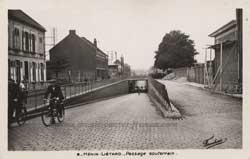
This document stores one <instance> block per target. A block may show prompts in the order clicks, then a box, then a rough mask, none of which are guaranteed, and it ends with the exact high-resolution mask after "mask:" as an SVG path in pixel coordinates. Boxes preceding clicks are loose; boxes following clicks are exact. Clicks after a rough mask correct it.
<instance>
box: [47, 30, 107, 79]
mask: <svg viewBox="0 0 250 159" xmlns="http://www.w3.org/2000/svg"><path fill="white" fill-rule="evenodd" d="M49 53H50V61H49V65H48V72H49V76H50V78H59V79H64V80H67V81H74V82H80V81H86V80H101V79H105V78H108V56H107V55H106V54H105V53H104V52H103V51H102V50H100V49H99V48H98V47H97V41H96V39H94V42H93V43H91V42H90V41H89V40H87V39H86V38H84V37H80V36H78V35H77V34H76V31H75V30H70V31H69V34H68V35H67V36H66V37H65V38H64V39H63V40H61V41H60V42H59V43H58V44H56V45H55V46H54V47H53V48H52V49H50V51H49Z"/></svg>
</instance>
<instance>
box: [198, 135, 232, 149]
mask: <svg viewBox="0 0 250 159" xmlns="http://www.w3.org/2000/svg"><path fill="white" fill-rule="evenodd" d="M226 141H227V138H224V139H216V138H214V135H213V136H212V137H210V138H208V139H206V140H204V141H203V147H206V148H207V149H209V148H211V147H214V146H216V145H220V144H223V143H224V142H226Z"/></svg>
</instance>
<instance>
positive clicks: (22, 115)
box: [16, 107, 27, 126]
mask: <svg viewBox="0 0 250 159" xmlns="http://www.w3.org/2000/svg"><path fill="white" fill-rule="evenodd" d="M26 115H27V110H26V108H25V107H22V108H21V109H20V112H18V114H17V117H16V118H17V124H18V125H19V126H21V125H23V124H24V123H25V122H26Z"/></svg>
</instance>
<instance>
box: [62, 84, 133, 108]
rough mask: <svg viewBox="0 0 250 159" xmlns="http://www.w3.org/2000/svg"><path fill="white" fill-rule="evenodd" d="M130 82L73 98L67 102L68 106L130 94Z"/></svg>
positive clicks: (112, 85)
mask: <svg viewBox="0 0 250 159" xmlns="http://www.w3.org/2000/svg"><path fill="white" fill-rule="evenodd" d="M128 93H129V92H128V80H124V81H120V82H116V83H114V84H111V85H109V86H105V87H103V88H99V89H97V90H94V91H93V92H90V93H87V94H84V95H81V96H78V97H74V98H71V99H69V100H68V101H67V103H66V105H69V104H77V103H82V102H87V101H91V100H95V99H102V98H107V97H112V96H118V95H123V94H128Z"/></svg>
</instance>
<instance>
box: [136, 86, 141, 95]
mask: <svg viewBox="0 0 250 159" xmlns="http://www.w3.org/2000/svg"><path fill="white" fill-rule="evenodd" d="M136 89H137V92H138V95H140V93H141V89H140V87H139V86H136Z"/></svg>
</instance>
